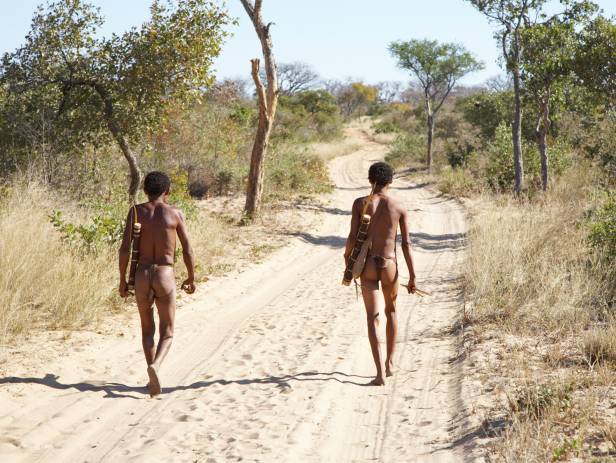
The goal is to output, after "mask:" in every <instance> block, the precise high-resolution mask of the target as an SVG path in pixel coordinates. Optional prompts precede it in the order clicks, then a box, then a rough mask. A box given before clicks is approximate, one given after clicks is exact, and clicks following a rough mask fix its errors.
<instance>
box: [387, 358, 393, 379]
mask: <svg viewBox="0 0 616 463" xmlns="http://www.w3.org/2000/svg"><path fill="white" fill-rule="evenodd" d="M393 375H394V362H393V361H391V360H388V361H386V362H385V376H387V377H390V376H393Z"/></svg>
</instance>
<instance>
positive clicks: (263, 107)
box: [250, 58, 269, 119]
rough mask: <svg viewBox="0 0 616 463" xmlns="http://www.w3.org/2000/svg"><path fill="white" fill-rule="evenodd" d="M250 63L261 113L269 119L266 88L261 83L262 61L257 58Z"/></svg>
mask: <svg viewBox="0 0 616 463" xmlns="http://www.w3.org/2000/svg"><path fill="white" fill-rule="evenodd" d="M250 63H251V64H252V80H253V81H254V83H255V87H256V88H257V98H258V99H259V112H262V113H263V116H264V117H265V118H266V119H267V118H269V115H268V114H269V112H268V101H267V98H266V97H265V87H264V86H263V82H261V77H260V76H259V65H260V61H259V59H258V58H255V59H251V60H250Z"/></svg>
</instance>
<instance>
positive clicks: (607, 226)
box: [588, 190, 616, 260]
mask: <svg viewBox="0 0 616 463" xmlns="http://www.w3.org/2000/svg"><path fill="white" fill-rule="evenodd" d="M602 196H603V201H602V202H603V204H602V205H601V206H599V207H598V208H596V209H594V210H591V211H590V212H589V213H588V227H589V234H588V239H589V241H590V243H591V244H592V246H594V247H595V248H597V249H599V250H600V251H601V253H602V254H603V255H604V256H605V258H606V259H608V260H614V259H616V191H614V190H609V191H605V192H603V194H602Z"/></svg>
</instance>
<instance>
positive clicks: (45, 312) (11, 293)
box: [0, 184, 117, 344]
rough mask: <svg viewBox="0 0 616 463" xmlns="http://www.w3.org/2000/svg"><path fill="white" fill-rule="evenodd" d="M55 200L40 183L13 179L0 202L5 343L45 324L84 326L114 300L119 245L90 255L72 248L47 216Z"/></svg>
mask: <svg viewBox="0 0 616 463" xmlns="http://www.w3.org/2000/svg"><path fill="white" fill-rule="evenodd" d="M54 200H55V198H54V196H53V193H51V192H50V191H49V190H46V189H44V188H42V187H40V186H38V185H35V184H27V185H26V184H13V185H12V186H11V188H10V189H9V190H8V191H7V194H6V195H5V196H4V198H3V202H2V204H1V205H0V234H2V240H0V265H2V268H4V269H5V271H4V272H2V274H1V275H0V297H1V298H2V301H3V302H2V304H0V343H2V344H5V343H6V341H7V340H8V339H10V338H12V337H13V336H14V335H17V334H19V333H21V332H24V331H26V330H28V331H30V330H33V329H36V328H37V327H41V326H45V327H49V328H74V327H81V326H84V325H86V324H88V323H91V322H92V321H94V320H97V318H98V317H99V316H100V315H102V314H103V313H104V312H105V309H106V308H107V307H108V305H109V298H110V295H111V293H112V289H113V288H114V286H115V282H116V278H117V276H116V275H117V270H116V269H117V267H116V265H114V263H113V262H114V260H115V258H116V253H115V250H114V251H111V249H110V248H109V247H106V248H105V247H101V250H100V252H98V253H96V254H90V255H88V257H87V258H84V257H83V256H77V255H75V253H74V252H71V249H69V248H67V246H66V245H65V244H64V243H63V242H62V239H61V237H60V236H59V235H58V233H56V232H55V231H54V229H53V228H52V225H51V224H50V223H49V219H48V217H47V214H48V213H49V212H48V211H49V210H51V208H52V207H53V206H52V204H53V203H54V202H55V201H54ZM86 235H87V234H86ZM86 242H87V241H86Z"/></svg>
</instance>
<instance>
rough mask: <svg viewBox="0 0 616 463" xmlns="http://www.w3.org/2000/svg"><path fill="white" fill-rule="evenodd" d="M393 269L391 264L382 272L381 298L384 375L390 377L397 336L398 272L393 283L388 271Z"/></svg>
mask: <svg viewBox="0 0 616 463" xmlns="http://www.w3.org/2000/svg"><path fill="white" fill-rule="evenodd" d="M391 267H394V265H393V263H390V264H389V265H388V268H387V271H382V283H383V296H384V298H385V316H386V317H387V326H386V328H385V331H386V333H387V358H386V359H385V375H386V376H392V375H393V372H394V371H393V368H394V351H395V348H396V337H397V335H398V319H397V317H396V299H397V298H398V287H399V284H398V272H397V269H396V274H395V275H394V276H393V281H392V278H391V275H390V274H389V270H390V268H391Z"/></svg>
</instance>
